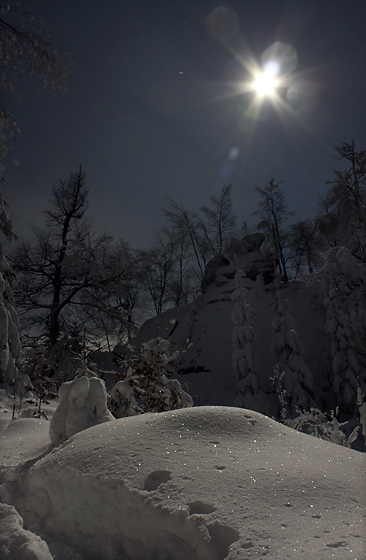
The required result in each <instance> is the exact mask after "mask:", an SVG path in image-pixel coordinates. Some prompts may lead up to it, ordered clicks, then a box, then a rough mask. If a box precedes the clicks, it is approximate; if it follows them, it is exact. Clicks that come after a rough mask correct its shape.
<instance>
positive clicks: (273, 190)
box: [254, 178, 293, 282]
mask: <svg viewBox="0 0 366 560" xmlns="http://www.w3.org/2000/svg"><path fill="white" fill-rule="evenodd" d="M255 190H256V191H257V193H258V194H259V195H260V197H261V200H260V201H259V202H258V203H257V208H258V210H257V211H256V212H255V213H254V214H255V215H257V216H259V217H260V218H261V221H260V222H259V223H258V226H257V227H258V228H259V229H261V230H262V231H263V232H264V233H265V234H266V235H267V237H268V239H269V240H270V244H271V247H272V250H273V252H274V255H275V260H276V264H277V266H278V268H279V271H280V273H281V274H282V276H283V279H284V281H285V282H287V280H288V275H287V268H286V262H287V258H286V255H285V243H286V236H287V231H286V230H285V228H284V223H285V222H286V221H287V220H288V219H289V217H290V216H291V215H292V214H293V212H289V210H288V207H287V204H286V202H285V194H284V192H283V191H282V190H281V189H280V188H279V182H278V181H276V180H275V179H274V178H272V179H271V180H270V182H269V185H268V187H264V188H260V187H255Z"/></svg>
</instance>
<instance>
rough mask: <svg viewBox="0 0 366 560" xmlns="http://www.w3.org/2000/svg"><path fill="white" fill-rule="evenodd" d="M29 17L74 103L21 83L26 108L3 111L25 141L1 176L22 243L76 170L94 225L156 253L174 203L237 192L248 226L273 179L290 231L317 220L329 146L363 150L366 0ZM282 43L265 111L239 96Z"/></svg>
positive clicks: (49, 2)
mask: <svg viewBox="0 0 366 560" xmlns="http://www.w3.org/2000/svg"><path fill="white" fill-rule="evenodd" d="M28 5H29V7H30V9H31V10H32V11H33V12H34V13H36V14H38V15H40V16H42V17H43V18H44V19H45V20H46V21H47V22H48V23H49V24H50V26H51V29H52V32H53V35H54V37H55V38H56V41H57V43H59V44H60V45H61V46H62V47H63V48H64V49H65V50H69V51H70V52H71V60H72V64H71V65H70V66H69V78H68V92H67V93H66V94H65V95H61V94H55V93H53V92H50V91H47V90H40V89H39V88H40V84H39V82H37V81H36V80H31V79H30V78H23V79H22V81H21V82H19V88H18V89H19V93H20V96H21V103H20V104H19V105H15V104H14V103H13V102H11V101H10V100H9V99H8V101H7V106H8V107H11V109H13V110H14V111H15V113H16V117H17V123H18V126H19V128H20V131H21V132H20V135H19V136H18V137H17V139H16V141H15V142H14V143H13V150H12V155H13V156H15V157H17V158H18V160H19V165H18V167H16V168H15V167H13V166H12V165H11V164H10V162H8V163H7V165H6V170H5V177H6V179H7V181H8V182H9V183H10V186H9V187H8V188H7V193H6V195H7V198H8V200H9V203H10V207H11V210H12V214H13V218H14V225H15V228H16V231H17V233H18V234H19V235H20V236H22V235H23V234H25V233H26V232H27V231H29V230H28V229H27V226H26V223H28V222H29V221H33V222H37V221H38V223H40V220H41V219H42V214H41V209H42V208H44V207H45V206H46V204H47V201H48V200H49V198H50V193H51V187H52V185H53V184H55V183H57V182H58V180H59V179H60V178H66V177H67V176H68V175H69V174H70V173H71V172H72V171H76V170H77V168H78V167H79V165H80V164H81V165H82V166H83V168H84V170H85V172H86V175H87V184H88V187H89V190H90V211H91V213H92V214H93V216H94V218H95V221H96V224H97V226H98V227H99V228H101V229H108V230H109V231H110V232H111V233H112V234H113V235H115V236H116V237H119V236H121V237H123V238H124V239H125V240H127V241H130V243H131V244H132V245H133V246H137V247H147V246H149V244H150V242H151V233H152V231H153V229H155V228H158V227H159V225H160V224H161V223H162V216H161V208H162V207H163V206H165V205H166V197H172V198H174V199H176V200H177V201H178V202H179V203H181V204H183V205H184V206H186V207H189V208H192V209H194V208H198V207H199V206H201V205H203V204H206V203H207V201H208V198H209V197H210V196H211V195H217V194H218V193H219V191H220V189H221V187H222V186H223V185H224V184H227V183H228V182H231V183H232V184H233V201H234V210H235V212H236V214H237V215H238V218H239V219H240V221H242V220H247V221H248V222H249V223H254V221H255V218H254V217H253V216H252V213H253V211H254V210H255V204H256V202H257V201H258V198H257V195H256V194H255V192H254V188H253V187H254V186H255V185H258V186H260V187H264V186H266V185H267V184H268V182H269V181H270V179H271V178H272V177H275V178H276V179H278V180H281V181H283V183H282V188H283V190H284V191H285V194H286V199H287V202H288V205H289V206H290V209H291V210H294V211H295V215H296V216H295V217H296V219H305V218H308V217H312V216H314V215H315V213H316V212H317V210H318V197H319V194H324V193H325V191H326V181H327V180H330V179H332V178H333V169H335V168H337V166H339V163H338V162H337V161H336V160H335V159H334V157H333V155H334V149H333V147H334V145H335V144H340V143H342V142H343V141H347V142H351V141H352V138H353V137H355V140H356V143H357V145H358V147H359V148H366V127H365V124H366V108H365V107H366V104H365V100H366V96H365V89H366V72H365V69H366V31H365V29H366V3H365V0H344V1H343V0H332V1H328V0H315V1H313V0H304V1H303V0H292V1H289V0H288V1H280V0H279V1H276V0H255V1H245V0H236V1H235V0H234V1H231V2H230V3H227V4H224V5H223V6H224V7H225V9H224V8H223V6H221V7H220V5H219V4H217V3H216V2H213V1H208V0H196V1H193V0H155V1H152V0H150V1H147V0H130V1H127V0H125V1H123V0H106V1H104V2H101V1H97V0H33V1H32V0H29V1H28ZM276 42H279V43H281V44H282V45H280V46H279V47H277V51H276V52H277V53H279V54H280V57H281V56H282V59H281V63H282V66H281V72H283V74H282V75H281V76H282V82H281V83H280V84H279V88H278V89H277V90H276V95H275V96H274V97H268V98H262V104H261V105H259V100H258V96H257V94H256V93H255V92H254V91H246V90H247V89H250V88H248V87H246V85H245V84H247V83H248V81H249V82H250V81H252V80H253V76H252V75H251V72H252V70H253V68H254V66H255V65H257V66H258V68H259V67H261V66H262V55H263V53H265V52H267V54H268V52H270V53H271V52H273V49H272V50H271V45H273V44H274V43H276ZM283 45H287V46H286V47H284V46H283ZM268 49H270V50H269V51H268ZM285 55H286V56H287V55H288V56H287V58H286V56H285ZM281 76H280V78H281ZM280 78H279V79H280Z"/></svg>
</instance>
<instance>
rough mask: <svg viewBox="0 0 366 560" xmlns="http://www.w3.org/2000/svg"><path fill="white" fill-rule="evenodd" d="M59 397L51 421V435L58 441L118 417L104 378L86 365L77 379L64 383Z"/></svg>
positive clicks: (60, 441)
mask: <svg viewBox="0 0 366 560" xmlns="http://www.w3.org/2000/svg"><path fill="white" fill-rule="evenodd" d="M59 398H60V402H59V405H58V407H57V409H56V410H55V413H54V415H53V417H52V419H51V422H50V439H51V441H52V443H53V444H54V445H59V444H60V443H62V442H63V441H65V440H66V439H68V438H69V437H71V436H72V435H74V434H76V433H78V432H81V431H82V430H86V429H87V428H90V427H91V426H96V425H97V424H102V423H103V422H108V421H109V420H113V419H114V417H113V415H112V414H111V413H110V411H109V410H108V407H107V391H106V388H105V383H104V381H103V380H102V379H99V378H98V377H97V376H96V375H95V373H94V372H92V371H90V370H89V369H88V368H86V367H85V368H82V369H81V370H80V371H79V373H78V375H77V376H76V378H75V379H74V380H73V381H68V382H66V383H63V384H62V385H61V387H60V390H59Z"/></svg>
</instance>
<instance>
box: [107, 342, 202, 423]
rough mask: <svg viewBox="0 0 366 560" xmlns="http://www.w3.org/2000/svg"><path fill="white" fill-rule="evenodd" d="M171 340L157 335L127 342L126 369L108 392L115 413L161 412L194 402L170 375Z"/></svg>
mask: <svg viewBox="0 0 366 560" xmlns="http://www.w3.org/2000/svg"><path fill="white" fill-rule="evenodd" d="M169 346H170V342H169V341H167V340H163V339H161V338H156V339H154V340H150V341H149V342H145V343H143V344H142V347H141V349H136V348H134V347H132V346H130V347H129V348H130V351H131V355H130V356H129V357H128V358H126V360H125V364H124V365H125V367H126V373H125V374H123V375H122V376H121V377H122V379H121V380H120V381H118V382H117V383H116V385H115V386H114V387H113V388H112V390H111V393H110V396H111V398H110V401H109V408H110V410H111V411H112V412H113V414H115V416H117V417H119V418H121V417H123V416H132V415H134V414H141V413H144V412H163V411H166V410H174V409H176V408H186V407H190V406H192V405H193V401H192V398H191V397H190V395H188V393H186V392H185V391H183V389H182V386H181V384H180V383H179V381H178V380H177V379H173V378H172V376H173V375H175V374H176V366H175V360H176V359H177V357H178V353H177V352H174V353H173V354H169V350H168V348H169Z"/></svg>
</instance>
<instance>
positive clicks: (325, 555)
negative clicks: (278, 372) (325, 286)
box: [3, 406, 365, 560]
mask: <svg viewBox="0 0 366 560" xmlns="http://www.w3.org/2000/svg"><path fill="white" fill-rule="evenodd" d="M364 460H365V457H364V455H363V454H361V453H359V452H357V451H352V450H349V449H346V448H342V447H340V446H336V445H334V444H332V443H328V442H324V441H321V440H317V439H315V438H313V437H311V436H307V435H305V434H301V433H299V432H295V431H294V430H292V429H290V428H287V427H285V426H283V425H281V424H278V423H277V422H275V421H273V420H271V419H269V418H267V417H265V416H263V415H261V414H260V413H256V412H252V411H249V410H245V409H238V408H227V407H211V406H207V407H197V408H191V409H180V410H175V411H170V412H163V413H159V414H144V415H141V416H135V417H130V418H125V419H121V420H113V421H111V422H106V423H104V424H101V425H99V426H95V427H92V428H89V429H87V430H85V431H83V432H81V433H79V434H76V435H74V436H73V437H71V438H70V439H69V440H68V441H67V442H65V443H64V444H63V445H61V446H60V447H59V448H56V449H54V450H53V451H52V452H51V453H49V454H47V455H46V456H44V457H43V458H42V459H40V460H39V461H38V462H36V463H35V464H34V465H33V466H32V467H31V468H30V469H29V470H28V471H27V472H26V473H24V475H23V477H22V479H20V480H19V487H18V489H17V490H15V487H14V484H13V483H9V484H7V483H5V484H4V487H6V491H7V493H8V496H10V498H11V500H12V503H13V504H14V505H15V506H16V507H17V509H18V511H19V512H20V513H21V515H22V516H23V518H24V521H25V526H26V527H27V528H28V529H30V530H32V531H34V532H36V533H37V534H40V535H41V536H42V538H44V539H45V540H46V542H48V543H49V542H50V541H51V542H52V541H55V539H56V540H57V539H59V540H62V541H65V542H66V543H67V544H68V545H69V546H72V547H73V548H74V550H75V554H77V553H78V554H80V555H81V557H82V558H85V559H88V560H92V559H94V560H96V559H98V560H100V558H103V559H105V560H108V559H113V560H115V559H116V558H121V559H123V560H223V559H224V558H226V559H227V560H247V559H252V558H253V559H254V558H258V557H262V556H268V557H269V558H271V560H284V559H288V558H291V559H292V560H294V559H297V558H299V559H300V558H301V559H302V558H304V557H306V558H317V560H328V559H329V558H335V559H337V558H338V559H339V560H355V558H357V559H359V560H361V558H362V535H363V534H364V533H363V529H364V528H363V527H362V522H363V520H362V509H363V506H364V503H365V484H364V483H365V475H364ZM10 478H11V477H10ZM4 491H5V490H3V492H4ZM50 546H51V545H50ZM51 552H52V549H51Z"/></svg>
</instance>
